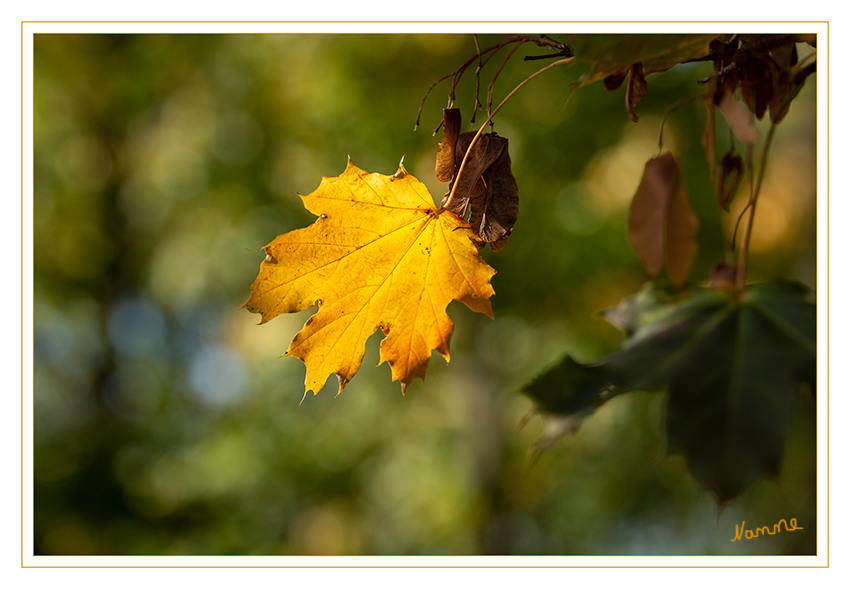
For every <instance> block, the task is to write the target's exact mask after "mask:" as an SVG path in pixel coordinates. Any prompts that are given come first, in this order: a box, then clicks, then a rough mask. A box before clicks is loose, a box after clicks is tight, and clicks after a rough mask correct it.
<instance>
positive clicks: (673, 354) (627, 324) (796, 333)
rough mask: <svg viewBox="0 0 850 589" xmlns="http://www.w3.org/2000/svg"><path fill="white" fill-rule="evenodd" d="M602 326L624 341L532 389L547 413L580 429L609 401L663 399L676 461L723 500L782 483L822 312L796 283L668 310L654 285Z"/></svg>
mask: <svg viewBox="0 0 850 589" xmlns="http://www.w3.org/2000/svg"><path fill="white" fill-rule="evenodd" d="M606 317H607V318H608V319H609V320H610V321H612V322H613V323H615V324H616V325H618V326H619V327H621V328H622V329H623V330H624V331H625V332H626V335H627V337H626V339H625V341H624V343H623V346H622V348H621V349H620V350H618V351H617V352H615V353H614V354H612V355H611V356H609V357H608V358H606V359H605V360H603V361H602V362H600V363H598V364H593V365H583V364H579V363H577V362H575V361H574V360H572V359H571V358H569V357H567V358H565V359H564V360H563V361H562V362H561V363H560V364H558V365H556V366H555V367H553V368H552V369H550V370H549V371H548V372H546V373H544V374H543V375H541V376H540V377H538V378H537V379H536V380H535V381H534V382H532V383H531V384H529V385H528V386H527V387H526V388H525V392H526V393H527V394H528V395H529V396H531V397H532V398H533V399H534V400H535V401H536V402H537V403H538V406H539V407H540V409H541V411H543V412H544V413H549V414H554V415H560V416H570V417H572V418H573V419H572V420H568V421H569V422H570V423H571V424H572V427H573V428H574V427H577V426H578V424H579V423H580V422H581V419H582V418H583V417H584V416H586V415H589V414H590V413H592V412H593V411H594V410H595V409H596V408H597V407H599V406H600V405H601V404H602V403H604V402H605V401H607V400H608V399H609V398H611V397H613V396H615V395H617V394H621V393H625V392H630V391H640V390H644V391H646V390H659V389H663V390H666V391H667V393H668V395H669V398H668V403H667V424H666V425H667V439H668V451H669V452H671V453H672V452H682V453H684V455H685V458H686V460H687V463H688V467H689V468H690V470H691V472H692V474H693V475H694V477H695V478H696V479H697V480H698V481H699V482H700V483H702V484H703V485H705V486H707V487H708V488H709V489H711V490H712V491H713V492H714V493H715V494H716V495H717V497H718V499H719V500H720V501H726V500H728V499H730V498H732V497H735V496H737V495H739V494H740V493H741V492H742V491H743V490H744V488H745V487H746V486H747V485H749V484H750V483H751V482H753V481H754V480H756V479H757V478H758V477H760V476H762V475H765V474H776V473H777V472H778V469H779V465H780V463H781V459H782V452H783V447H784V443H785V439H786V438H787V436H788V432H789V430H790V427H791V422H792V419H793V413H794V405H795V398H796V394H797V391H798V389H799V387H800V385H801V384H802V383H806V384H808V385H809V386H810V387H811V390H812V391H813V392H814V389H815V369H816V344H815V336H816V321H815V319H816V307H815V303H814V302H813V301H812V300H811V293H810V292H809V291H808V290H807V289H805V288H804V287H802V286H800V285H798V284H792V283H771V284H763V285H755V286H750V287H748V288H747V289H746V290H745V291H744V292H743V293H741V295H740V296H736V295H734V294H733V293H725V292H721V291H716V290H710V289H698V290H696V291H694V292H693V293H692V294H691V295H690V296H689V297H688V298H687V299H685V300H682V301H678V302H671V301H670V299H669V298H668V297H667V296H666V295H665V294H664V293H663V291H661V290H659V289H657V288H655V287H654V286H653V285H648V286H647V287H645V288H644V289H643V290H642V291H641V292H640V293H638V294H637V295H635V296H634V297H631V298H629V299H626V300H625V301H623V303H621V304H620V306H618V307H617V308H615V309H612V310H610V311H608V312H606Z"/></svg>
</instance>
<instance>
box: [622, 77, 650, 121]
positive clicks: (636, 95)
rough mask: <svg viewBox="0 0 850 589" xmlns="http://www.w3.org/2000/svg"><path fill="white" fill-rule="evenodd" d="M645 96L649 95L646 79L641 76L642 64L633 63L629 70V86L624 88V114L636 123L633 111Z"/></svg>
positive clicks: (636, 118)
mask: <svg viewBox="0 0 850 589" xmlns="http://www.w3.org/2000/svg"><path fill="white" fill-rule="evenodd" d="M647 94H649V88H647V86H646V78H645V77H644V76H643V64H642V63H635V64H633V65H632V67H631V69H630V70H629V85H628V87H627V88H626V113H627V114H628V115H629V118H630V119H631V120H633V121H634V122H636V123H637V121H638V116H637V114H636V113H635V111H634V109H635V107H636V106H637V105H638V103H639V102H640V101H641V100H643V99H644V97H645V96H646V95H647Z"/></svg>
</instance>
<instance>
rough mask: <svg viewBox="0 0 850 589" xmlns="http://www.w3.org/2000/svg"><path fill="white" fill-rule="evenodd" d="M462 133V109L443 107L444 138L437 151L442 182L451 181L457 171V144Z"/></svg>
mask: <svg viewBox="0 0 850 589" xmlns="http://www.w3.org/2000/svg"><path fill="white" fill-rule="evenodd" d="M459 134H460V109H459V108H444V109H443V140H442V141H440V146H439V147H440V151H438V152H437V166H436V170H435V171H436V174H437V180H439V181H440V182H449V181H451V179H452V176H453V175H454V172H455V145H456V144H457V137H458V135H459Z"/></svg>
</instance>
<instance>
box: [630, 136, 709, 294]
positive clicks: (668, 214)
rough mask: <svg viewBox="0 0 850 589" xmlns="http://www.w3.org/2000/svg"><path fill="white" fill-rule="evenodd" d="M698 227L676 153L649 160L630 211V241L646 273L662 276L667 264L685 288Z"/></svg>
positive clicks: (673, 278) (674, 279) (674, 278)
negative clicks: (674, 155)
mask: <svg viewBox="0 0 850 589" xmlns="http://www.w3.org/2000/svg"><path fill="white" fill-rule="evenodd" d="M698 225H699V223H698V220H697V217H696V214H695V213H694V211H693V209H692V208H691V204H690V202H689V201H688V197H687V194H686V191H685V188H684V184H683V183H682V182H681V178H680V174H679V164H678V163H677V162H676V159H675V158H674V157H673V154H672V153H669V152H668V153H665V154H664V155H661V156H659V157H657V158H654V159H651V160H649V161H648V162H647V163H646V166H645V168H644V172H643V178H641V182H640V186H638V189H637V192H636V193H635V196H634V199H633V200H632V206H631V210H630V211H629V239H630V240H631V242H632V246H634V248H635V251H636V252H637V254H638V257H640V259H641V261H642V262H643V265H644V267H645V268H646V271H647V272H648V273H649V274H650V275H651V276H658V275H659V274H661V270H662V269H663V268H664V266H665V265H666V266H667V271H668V274H669V276H670V280H671V281H672V282H673V283H674V284H677V285H682V284H683V283H684V282H685V279H687V276H688V273H689V272H690V269H691V265H692V264H693V261H694V257H695V255H696V250H697V241H696V233H697V229H698Z"/></svg>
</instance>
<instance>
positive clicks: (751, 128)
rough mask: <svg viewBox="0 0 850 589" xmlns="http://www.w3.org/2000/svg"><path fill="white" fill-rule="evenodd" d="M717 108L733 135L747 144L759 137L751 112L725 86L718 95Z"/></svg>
mask: <svg viewBox="0 0 850 589" xmlns="http://www.w3.org/2000/svg"><path fill="white" fill-rule="evenodd" d="M717 108H719V109H720V112H721V113H722V114H723V117H724V118H725V119H726V121H727V122H728V123H729V126H730V127H731V128H732V132H733V133H735V136H736V137H737V138H738V139H740V140H741V141H743V142H744V143H746V144H748V145H752V144H753V143H755V142H756V141H758V138H759V131H758V129H756V126H755V123H753V113H751V112H750V111H748V110H747V107H745V106H744V105H743V104H741V103H740V102H738V101H737V100H735V97H734V96H733V95H732V90H730V89H729V88H726V89H725V91H724V92H723V94H722V95H721V96H720V100H719V102H718V103H717Z"/></svg>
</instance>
